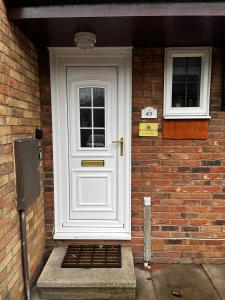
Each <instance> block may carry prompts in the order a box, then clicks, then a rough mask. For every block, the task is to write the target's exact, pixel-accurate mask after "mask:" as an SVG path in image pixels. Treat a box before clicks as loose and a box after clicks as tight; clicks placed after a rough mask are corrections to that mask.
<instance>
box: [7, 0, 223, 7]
mask: <svg viewBox="0 0 225 300" xmlns="http://www.w3.org/2000/svg"><path fill="white" fill-rule="evenodd" d="M191 2H195V3H196V2H205V3H213V2H214V3H216V2H225V1H224V0H216V1H215V0H208V1H206V0H189V1H186V0H164V1H162V0H139V1H138V0H117V1H115V0H19V1H18V0H5V3H6V6H7V7H32V6H54V5H57V6H60V5H85V4H86V5H93V4H110V3H111V4H123V3H127V4H129V3H137V4H140V3H191Z"/></svg>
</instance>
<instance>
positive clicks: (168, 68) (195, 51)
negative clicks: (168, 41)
mask: <svg viewBox="0 0 225 300" xmlns="http://www.w3.org/2000/svg"><path fill="white" fill-rule="evenodd" d="M174 57H201V58H202V66H201V83H200V105H199V107H172V80H173V74H172V72H173V58H174ZM211 60H212V48H211V47H187V48H166V50H165V67H164V105H163V116H164V118H165V119H209V118H210V115H209V101H210V83H211Z"/></svg>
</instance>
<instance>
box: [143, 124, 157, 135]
mask: <svg viewBox="0 0 225 300" xmlns="http://www.w3.org/2000/svg"><path fill="white" fill-rule="evenodd" d="M139 136H158V123H140V124H139Z"/></svg>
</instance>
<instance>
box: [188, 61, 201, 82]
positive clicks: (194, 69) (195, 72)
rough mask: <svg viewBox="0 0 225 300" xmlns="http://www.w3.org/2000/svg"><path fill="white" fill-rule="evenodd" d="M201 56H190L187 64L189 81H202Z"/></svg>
mask: <svg viewBox="0 0 225 300" xmlns="http://www.w3.org/2000/svg"><path fill="white" fill-rule="evenodd" d="M201 60H202V59H201V57H189V58H188V65H187V81H188V82H200V77H201V63H202V62H201Z"/></svg>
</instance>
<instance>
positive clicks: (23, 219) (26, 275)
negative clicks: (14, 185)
mask: <svg viewBox="0 0 225 300" xmlns="http://www.w3.org/2000/svg"><path fill="white" fill-rule="evenodd" d="M19 214H20V231H21V243H22V264H23V278H24V286H25V295H26V300H31V292H30V278H29V267H28V255H27V231H26V216H25V212H24V210H20V211H19Z"/></svg>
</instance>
